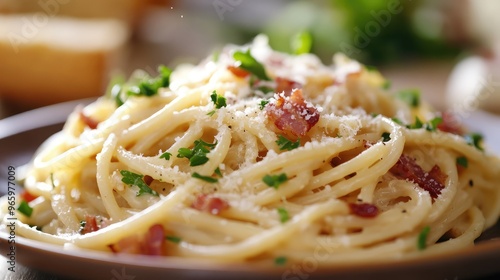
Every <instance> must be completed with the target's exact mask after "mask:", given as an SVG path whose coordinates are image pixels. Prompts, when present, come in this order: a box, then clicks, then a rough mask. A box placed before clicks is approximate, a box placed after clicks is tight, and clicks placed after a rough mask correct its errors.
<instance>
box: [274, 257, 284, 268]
mask: <svg viewBox="0 0 500 280" xmlns="http://www.w3.org/2000/svg"><path fill="white" fill-rule="evenodd" d="M286 262H287V258H286V257H283V256H281V257H276V258H275V259H274V264H276V265H279V266H282V265H285V264H286Z"/></svg>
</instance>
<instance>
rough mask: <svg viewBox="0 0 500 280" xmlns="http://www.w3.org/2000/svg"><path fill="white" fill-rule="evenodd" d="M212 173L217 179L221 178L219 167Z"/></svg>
mask: <svg viewBox="0 0 500 280" xmlns="http://www.w3.org/2000/svg"><path fill="white" fill-rule="evenodd" d="M214 173H215V175H217V176H219V177H222V172H220V168H219V167H217V168H215V170H214Z"/></svg>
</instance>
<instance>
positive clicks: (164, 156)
mask: <svg viewBox="0 0 500 280" xmlns="http://www.w3.org/2000/svg"><path fill="white" fill-rule="evenodd" d="M171 156H172V154H171V153H169V152H164V153H163V154H161V156H160V158H164V159H166V160H170V157H171Z"/></svg>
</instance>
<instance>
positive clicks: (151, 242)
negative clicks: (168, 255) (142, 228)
mask: <svg viewBox="0 0 500 280" xmlns="http://www.w3.org/2000/svg"><path fill="white" fill-rule="evenodd" d="M142 249H143V254H144V255H149V256H161V255H164V252H165V229H164V228H163V226H162V225H159V224H157V225H153V226H151V227H150V228H149V230H148V232H146V235H145V236H144V240H143V242H142Z"/></svg>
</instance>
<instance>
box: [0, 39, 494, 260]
mask: <svg viewBox="0 0 500 280" xmlns="http://www.w3.org/2000/svg"><path fill="white" fill-rule="evenodd" d="M388 87H389V84H388V82H387V81H386V80H385V79H384V78H383V77H382V76H381V75H380V73H379V72H377V71H376V70H373V69H370V68H368V67H365V66H364V65H362V64H360V63H358V62H356V61H352V60H350V59H348V58H346V57H345V56H342V55H336V56H335V57H334V63H333V65H330V66H326V65H323V64H322V63H321V61H320V60H319V59H318V58H317V57H316V56H314V55H312V54H301V55H290V54H285V53H280V52H277V51H274V50H272V49H271V48H270V47H269V46H268V43H267V38H266V37H263V36H258V37H257V38H256V39H255V40H254V41H253V42H252V43H251V44H249V45H245V46H233V45H229V46H226V47H225V48H224V49H223V50H222V51H221V52H220V53H219V54H216V55H213V56H211V57H209V58H207V59H205V60H204V61H202V62H201V63H200V64H198V65H195V66H193V65H181V66H178V67H177V68H176V69H175V71H170V70H169V69H168V68H166V67H160V69H159V75H158V76H157V77H151V76H149V75H148V74H146V73H144V72H140V71H139V72H136V73H134V74H133V75H132V77H131V78H130V79H129V80H128V81H126V82H122V83H116V84H115V86H114V87H113V88H112V89H111V90H110V93H109V94H108V95H106V96H103V97H101V98H99V99H98V100H97V101H95V102H94V103H92V104H90V105H88V106H85V107H82V108H77V109H76V110H75V112H74V113H73V114H72V115H71V116H70V117H69V118H68V120H67V122H66V124H65V126H64V128H63V130H62V131H61V132H60V133H57V134H56V135H54V136H52V137H51V138H50V139H48V140H47V141H46V142H45V143H44V144H43V146H42V147H41V148H40V150H39V151H38V152H37V154H36V156H35V157H34V159H33V161H32V162H31V163H30V164H29V165H28V166H27V167H26V175H25V179H24V186H25V189H26V190H25V193H23V194H22V195H20V196H19V198H18V201H21V200H22V201H23V202H22V204H23V205H22V206H21V205H19V210H18V211H17V216H18V223H17V234H18V235H21V236H24V237H26V238H30V239H34V240H39V241H42V242H47V243H53V244H59V245H64V246H65V247H67V248H69V249H78V248H84V249H91V250H100V251H108V252H113V253H116V254H121V253H129V254H144V255H162V256H177V257H182V258H188V259H209V260H212V261H216V262H233V263H234V262H270V263H272V262H273V260H274V261H275V262H277V263H285V262H287V263H294V262H300V261H302V260H304V259H306V258H308V257H314V258H315V259H316V261H318V262H319V263H321V264H330V263H336V264H339V263H340V264H341V263H353V262H362V261H370V262H373V261H387V260H395V259H404V258H412V257H420V256H426V255H429V254H438V253H441V252H444V251H449V250H457V249H460V248H463V247H466V246H471V245H473V241H474V239H475V238H477V237H478V236H479V235H480V234H481V232H483V231H484V230H485V229H486V228H488V227H490V226H492V225H494V224H495V223H496V222H497V220H498V218H499V215H500V186H499V185H498V184H499V183H500V161H499V159H498V158H496V157H494V156H491V155H489V154H488V153H487V152H485V151H483V147H482V146H481V145H482V144H481V139H480V137H479V135H476V134H467V133H466V132H465V131H463V129H461V128H460V127H459V126H458V125H457V124H456V123H455V122H454V121H453V118H452V117H451V116H449V115H447V114H441V113H439V112H436V111H433V110H432V109H431V108H430V107H429V106H428V105H426V104H425V103H424V102H422V101H421V100H420V96H419V94H418V92H417V91H415V90H408V91H403V92H399V93H392V92H391V91H390V90H387V88H388ZM3 204H4V206H3V208H5V205H6V201H5V200H4V201H3ZM20 204H21V203H20ZM4 216H5V210H4ZM318 248H319V249H321V254H319V253H318V250H319V249H318Z"/></svg>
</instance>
